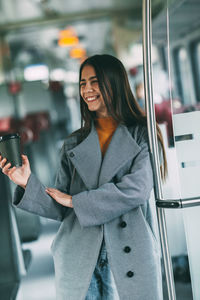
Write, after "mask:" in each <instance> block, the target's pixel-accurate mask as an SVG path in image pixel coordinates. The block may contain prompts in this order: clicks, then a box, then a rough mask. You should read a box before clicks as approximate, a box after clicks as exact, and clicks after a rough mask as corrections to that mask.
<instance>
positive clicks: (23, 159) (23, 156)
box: [22, 154, 29, 165]
mask: <svg viewBox="0 0 200 300" xmlns="http://www.w3.org/2000/svg"><path fill="white" fill-rule="evenodd" d="M22 162H23V164H25V165H29V160H28V156H27V155H24V154H22Z"/></svg>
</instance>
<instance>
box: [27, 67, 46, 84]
mask: <svg viewBox="0 0 200 300" xmlns="http://www.w3.org/2000/svg"><path fill="white" fill-rule="evenodd" d="M48 78H49V69H48V67H47V66H46V65H43V64H37V65H29V66H27V67H26V68H25V69H24V79H25V80H26V81H36V80H47V79H48Z"/></svg>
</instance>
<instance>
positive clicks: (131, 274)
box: [126, 271, 134, 277]
mask: <svg viewBox="0 0 200 300" xmlns="http://www.w3.org/2000/svg"><path fill="white" fill-rule="evenodd" d="M126 275H127V276H128V277H133V275H134V273H133V272H132V271H128V272H127V273H126Z"/></svg>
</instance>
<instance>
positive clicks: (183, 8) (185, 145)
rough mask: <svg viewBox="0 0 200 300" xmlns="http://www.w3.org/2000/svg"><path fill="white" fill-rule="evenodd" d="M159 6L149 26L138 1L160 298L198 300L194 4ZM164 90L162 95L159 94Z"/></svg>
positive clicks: (199, 156) (199, 79) (199, 20)
mask: <svg viewBox="0 0 200 300" xmlns="http://www.w3.org/2000/svg"><path fill="white" fill-rule="evenodd" d="M164 2H165V4H164V7H165V8H164V9H163V11H162V14H160V15H159V16H158V17H157V18H154V19H153V21H152V19H151V11H150V10H151V1H148V0H144V1H143V43H144V45H143V53H144V75H145V95H146V111H147V116H148V130H149V136H150V148H151V154H152V161H153V166H154V174H155V187H156V188H155V190H156V200H157V213H158V220H159V231H160V238H161V245H162V254H163V255H162V256H163V260H164V270H165V277H166V283H167V287H168V293H167V294H168V296H166V297H164V299H165V298H166V299H170V300H172V299H173V300H174V299H180V300H182V299H188V300H191V299H194V300H199V299H200V288H199V287H200V238H199V228H200V206H199V205H200V102H199V101H200V98H199V96H200V68H199V66H200V29H199V28H200V27H199V25H200V2H199V1H194V0H185V1H179V0H178V1H167V0H166V1H164ZM154 47H155V48H156V50H157V57H158V59H157V63H156V64H155V63H154V64H152V62H151V54H152V53H151V51H152V49H153V48H154ZM160 65H162V68H160ZM161 69H162V70H165V75H166V76H165V79H164V77H162V76H161V75H162V74H161V71H160V70H161ZM161 78H162V79H161ZM166 86H167V89H166V90H167V91H168V92H167V93H165V94H164V91H165V88H166ZM160 87H161V89H162V91H160V97H163V99H162V101H160V100H159V99H158V97H156V95H157V94H156V88H157V89H158V88H160ZM162 93H163V94H162ZM156 111H157V112H159V113H160V111H162V112H163V114H162V117H163V124H162V125H161V126H160V128H161V130H162V133H163V136H164V137H165V148H166V154H167V161H168V178H167V180H166V182H165V183H163V182H162V180H161V175H160V170H159V164H160V162H159V155H158V153H159V151H158V144H157V138H156V128H155V120H156V118H157V117H158V116H157V115H156ZM159 113H158V114H159ZM160 116H161V114H160ZM172 235H173V237H172ZM175 258H177V259H176V260H175ZM178 258H179V259H180V258H182V263H183V264H187V263H188V274H187V276H185V281H186V282H185V283H186V285H187V283H188V285H189V286H190V289H186V290H185V291H184V289H183V291H182V292H183V293H185V295H184V296H182V297H181V296H180V295H179V291H178V289H179V288H180V286H179V284H178V280H177V278H176V276H177V274H176V268H175V262H177V261H178ZM179 262H180V261H179ZM183 269H184V268H183ZM174 279H175V284H174ZM182 288H183V286H182Z"/></svg>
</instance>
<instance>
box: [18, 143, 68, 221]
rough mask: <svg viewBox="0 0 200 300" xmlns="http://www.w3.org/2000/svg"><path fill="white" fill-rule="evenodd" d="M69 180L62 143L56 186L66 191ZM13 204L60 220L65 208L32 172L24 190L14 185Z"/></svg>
mask: <svg viewBox="0 0 200 300" xmlns="http://www.w3.org/2000/svg"><path fill="white" fill-rule="evenodd" d="M70 180H71V175H70V170H69V165H68V160H67V157H66V155H65V146H64V145H63V147H62V150H61V161H60V167H59V170H58V173H57V176H56V183H55V185H56V188H57V189H59V190H60V191H62V192H65V193H68V191H69V185H70ZM13 204H14V205H16V206H17V207H18V208H21V209H23V210H26V211H29V212H31V213H35V214H37V215H40V216H43V217H46V218H49V219H54V220H58V221H62V219H63V217H64V215H65V213H66V210H67V208H66V207H64V206H62V205H60V204H58V203H57V202H56V201H55V200H54V199H52V198H51V197H50V196H49V195H48V194H47V193H46V192H45V186H44V185H43V184H42V183H41V182H40V181H39V180H38V178H37V177H36V176H35V175H34V174H31V176H30V177H29V180H28V183H27V186H26V189H25V190H24V189H23V188H21V187H20V186H17V187H16V189H15V193H14V199H13ZM69 209H70V208H69Z"/></svg>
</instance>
